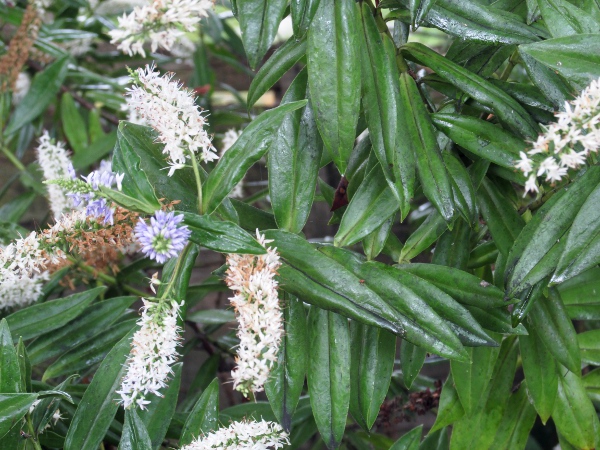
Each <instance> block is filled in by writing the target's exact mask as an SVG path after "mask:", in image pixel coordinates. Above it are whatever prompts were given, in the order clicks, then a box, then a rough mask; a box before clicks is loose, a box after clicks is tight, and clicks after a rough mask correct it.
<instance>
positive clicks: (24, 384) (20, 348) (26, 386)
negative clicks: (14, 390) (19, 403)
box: [0, 339, 31, 392]
mask: <svg viewBox="0 0 600 450" xmlns="http://www.w3.org/2000/svg"><path fill="white" fill-rule="evenodd" d="M17 359H18V360H19V372H20V375H21V377H20V378H21V392H31V361H29V357H28V356H27V350H25V344H23V339H19V343H18V344H17ZM0 370H1V369H0ZM1 391H2V392H6V391H5V390H4V389H2V390H1Z"/></svg>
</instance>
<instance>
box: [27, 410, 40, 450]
mask: <svg viewBox="0 0 600 450" xmlns="http://www.w3.org/2000/svg"><path fill="white" fill-rule="evenodd" d="M27 429H28V430H29V434H30V435H31V440H32V441H33V446H34V447H35V448H36V450H42V446H41V445H40V443H39V442H38V440H37V439H36V435H35V432H34V430H33V423H31V414H29V413H27Z"/></svg>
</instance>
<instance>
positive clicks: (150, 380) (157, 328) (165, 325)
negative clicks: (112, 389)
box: [117, 299, 181, 409]
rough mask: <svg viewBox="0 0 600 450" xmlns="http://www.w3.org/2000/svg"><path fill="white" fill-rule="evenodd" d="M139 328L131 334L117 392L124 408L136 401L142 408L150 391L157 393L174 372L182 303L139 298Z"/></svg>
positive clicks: (146, 403)
mask: <svg viewBox="0 0 600 450" xmlns="http://www.w3.org/2000/svg"><path fill="white" fill-rule="evenodd" d="M142 300H143V302H144V306H143V307H142V317H141V318H140V320H139V321H138V325H139V327H140V329H139V330H138V331H136V333H135V334H134V335H133V342H132V344H131V353H130V354H129V359H128V361H127V373H126V374H125V377H124V378H123V381H122V383H121V389H120V390H118V391H117V393H118V394H119V395H120V396H121V402H122V403H123V406H124V407H125V408H129V407H131V406H132V405H137V406H139V407H140V408H141V409H145V407H146V405H148V404H149V403H150V401H149V400H146V396H147V395H148V394H149V393H153V394H157V395H160V394H159V390H160V389H161V388H163V387H165V386H166V382H167V381H168V379H169V376H170V375H171V374H172V373H173V371H172V370H171V366H172V365H173V364H174V363H175V361H177V357H178V354H177V345H178V344H179V340H180V339H181V338H180V336H179V333H180V331H181V328H180V327H179V326H178V325H177V318H178V317H179V310H180V308H181V305H180V304H179V303H177V302H176V301H175V300H158V301H151V300H147V299H142Z"/></svg>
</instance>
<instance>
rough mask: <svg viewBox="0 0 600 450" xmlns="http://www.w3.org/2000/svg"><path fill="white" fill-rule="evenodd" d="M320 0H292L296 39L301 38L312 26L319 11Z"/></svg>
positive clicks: (293, 25) (293, 26)
mask: <svg viewBox="0 0 600 450" xmlns="http://www.w3.org/2000/svg"><path fill="white" fill-rule="evenodd" d="M319 2H320V0H292V1H291V2H290V6H291V10H292V28H293V30H294V36H295V37H296V39H301V38H302V37H303V36H304V35H305V34H306V33H307V32H308V29H309V27H310V23H311V21H312V19H313V17H314V15H315V13H316V12H317V8H318V7H319Z"/></svg>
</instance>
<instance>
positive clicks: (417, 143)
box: [395, 73, 455, 221]
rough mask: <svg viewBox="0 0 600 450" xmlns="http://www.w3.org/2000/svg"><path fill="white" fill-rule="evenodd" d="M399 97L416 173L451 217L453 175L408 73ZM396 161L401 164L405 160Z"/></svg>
mask: <svg viewBox="0 0 600 450" xmlns="http://www.w3.org/2000/svg"><path fill="white" fill-rule="evenodd" d="M400 99H401V103H402V106H403V110H404V113H403V114H402V121H403V123H404V129H403V131H404V133H406V135H407V138H408V139H407V141H408V142H407V144H408V145H409V146H410V148H411V149H412V152H413V154H414V157H415V160H416V162H417V173H418V174H419V179H420V180H421V186H422V188H423V193H424V194H425V196H426V197H427V198H428V199H429V200H430V201H431V202H432V203H433V205H434V206H435V208H436V209H437V210H438V212H439V213H440V214H441V215H442V217H443V218H444V219H445V220H446V221H451V220H452V219H453V218H454V213H455V205H454V200H453V195H452V184H451V182H450V175H449V174H448V171H447V170H446V164H445V163H444V160H443V158H442V155H441V153H440V149H439V146H438V143H437V139H436V135H435V130H434V128H433V124H432V123H431V119H430V117H429V113H428V112H427V109H426V107H425V105H424V104H423V101H422V100H421V94H420V93H419V89H418V88H417V84H416V82H415V80H414V79H413V78H412V77H411V76H410V75H409V74H407V73H404V74H402V75H401V76H400ZM409 111H410V113H408V112H409ZM405 139H406V138H405ZM395 163H397V164H402V163H403V161H396V162H395ZM405 215H406V214H405Z"/></svg>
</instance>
